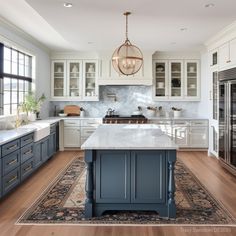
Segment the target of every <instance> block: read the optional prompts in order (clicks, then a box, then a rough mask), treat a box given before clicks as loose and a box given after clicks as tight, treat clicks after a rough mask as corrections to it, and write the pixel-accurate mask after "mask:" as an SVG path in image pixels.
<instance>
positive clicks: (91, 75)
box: [83, 60, 98, 101]
mask: <svg viewBox="0 0 236 236" xmlns="http://www.w3.org/2000/svg"><path fill="white" fill-rule="evenodd" d="M83 65H84V69H83V72H84V77H83V100H86V101H98V62H97V61H96V60H89V61H88V60H87V61H84V63H83Z"/></svg>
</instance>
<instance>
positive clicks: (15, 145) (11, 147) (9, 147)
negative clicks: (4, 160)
mask: <svg viewBox="0 0 236 236" xmlns="http://www.w3.org/2000/svg"><path fill="white" fill-rule="evenodd" d="M19 148H20V139H16V140H14V141H11V142H9V143H6V144H4V145H3V146H2V156H6V155H7V154H9V153H11V152H14V151H16V150H17V149H19Z"/></svg>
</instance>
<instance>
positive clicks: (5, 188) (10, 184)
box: [2, 167, 20, 195]
mask: <svg viewBox="0 0 236 236" xmlns="http://www.w3.org/2000/svg"><path fill="white" fill-rule="evenodd" d="M19 183H20V168H19V167H17V168H16V169H14V170H12V171H11V172H10V173H8V174H7V175H5V176H4V177H3V179H2V193H3V195H5V194H6V193H8V192H9V191H10V190H12V189H13V188H15V187H16V186H17V185H18V184H19Z"/></svg>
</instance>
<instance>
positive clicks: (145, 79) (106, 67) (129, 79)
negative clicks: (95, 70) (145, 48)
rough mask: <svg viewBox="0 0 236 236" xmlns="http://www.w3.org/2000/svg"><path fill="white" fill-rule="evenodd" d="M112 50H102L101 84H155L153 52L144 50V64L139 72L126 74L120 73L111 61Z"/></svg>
mask: <svg viewBox="0 0 236 236" xmlns="http://www.w3.org/2000/svg"><path fill="white" fill-rule="evenodd" d="M111 56H112V52H100V53H99V57H100V59H101V61H100V73H99V79H98V84H99V85H146V86H151V85H152V84H153V75H152V52H143V65H142V67H141V69H140V70H139V71H138V73H136V74H134V75H131V76H126V75H122V74H118V73H117V72H116V71H115V70H114V68H113V66H112V62H111Z"/></svg>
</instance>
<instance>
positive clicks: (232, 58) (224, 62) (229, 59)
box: [219, 38, 236, 70]
mask: <svg viewBox="0 0 236 236" xmlns="http://www.w3.org/2000/svg"><path fill="white" fill-rule="evenodd" d="M235 66H236V38H235V39H233V40H231V41H228V42H226V43H225V44H223V45H221V46H220V47H219V68H220V70H226V69H230V68H232V67H235Z"/></svg>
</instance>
